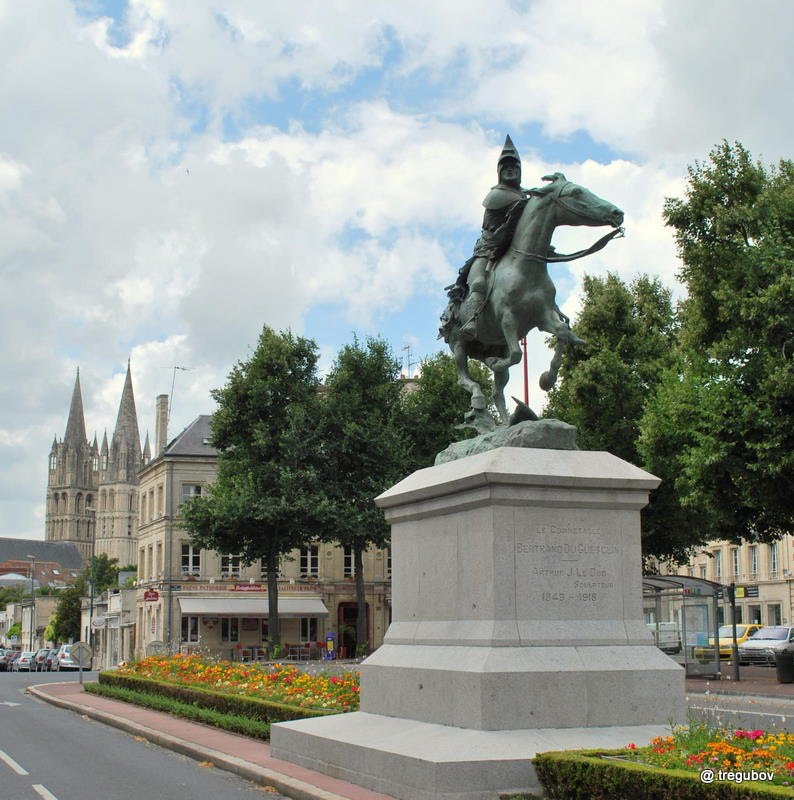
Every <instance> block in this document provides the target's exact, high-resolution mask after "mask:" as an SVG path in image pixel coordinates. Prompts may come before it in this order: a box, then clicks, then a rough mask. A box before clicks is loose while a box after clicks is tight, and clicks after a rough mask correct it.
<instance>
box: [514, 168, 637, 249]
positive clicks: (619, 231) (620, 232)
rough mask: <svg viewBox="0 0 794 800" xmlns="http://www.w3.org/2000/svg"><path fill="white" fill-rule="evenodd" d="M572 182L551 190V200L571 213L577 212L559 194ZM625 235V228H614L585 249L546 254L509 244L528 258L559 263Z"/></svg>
mask: <svg viewBox="0 0 794 800" xmlns="http://www.w3.org/2000/svg"><path fill="white" fill-rule="evenodd" d="M571 183H573V181H565V183H563V184H562V185H561V186H560V187H559V189H557V188H556V187H555V189H554V190H552V192H551V200H552V202H554V203H556V204H557V205H558V206H560V207H561V208H564V209H565V210H566V211H570V212H571V213H572V214H576V213H578V212H577V211H576V209H574V208H571V206H570V205H568V204H567V203H566V202H565V200H564V199H563V198H562V197H561V196H560V195H561V194H562V190H563V189H564V188H565V187H566V186H568V185H569V184H571ZM625 235H626V229H625V228H622V227H620V228H615V230H613V231H610V232H609V233H608V234H606V236H602V237H601V238H600V239H599V240H598V241H597V242H594V243H593V244H591V245H590V247H588V248H587V249H585V250H577V251H576V252H575V253H547V254H546V255H540V254H539V253H528V252H526V251H525V250H519V249H518V248H517V247H514V246H512V245H511V247H510V249H511V250H513V251H515V252H516V253H519V254H520V255H522V256H527V257H528V258H534V259H537V260H538V261H546V262H549V261H550V262H552V263H559V262H564V261H576V259H577V258H584V257H585V256H589V255H591V254H592V253H597V252H598V251H599V250H603V249H604V248H605V247H606V246H607V245H608V244H609V243H610V242H611V241H612V240H613V239H620V238H622V237H623V236H625Z"/></svg>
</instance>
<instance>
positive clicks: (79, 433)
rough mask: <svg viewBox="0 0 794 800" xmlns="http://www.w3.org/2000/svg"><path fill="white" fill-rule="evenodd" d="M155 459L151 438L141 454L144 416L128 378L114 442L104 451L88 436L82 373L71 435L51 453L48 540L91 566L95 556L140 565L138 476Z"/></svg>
mask: <svg viewBox="0 0 794 800" xmlns="http://www.w3.org/2000/svg"><path fill="white" fill-rule="evenodd" d="M150 458H151V452H150V447H149V437H148V434H147V437H146V443H145V444H144V447H143V450H141V439H140V434H139V432H138V415H137V412H136V410H135V395H134V394H133V391H132V375H131V372H130V366H129V364H127V375H126V378H125V380H124V389H123V391H122V393H121V402H120V404H119V412H118V416H117V418H116V427H115V430H114V431H113V437H112V439H111V441H110V444H108V438H107V432H105V434H104V436H103V438H102V445H101V447H100V446H99V445H98V444H97V439H96V435H94V440H93V442H89V441H88V437H87V436H86V427H85V417H84V415H83V397H82V392H81V389H80V371H79V370H78V372H77V378H76V380H75V384H74V391H73V392H72V402H71V405H70V407H69V418H68V420H67V423H66V433H65V434H64V437H63V439H62V440H61V441H58V437H57V436H56V437H55V439H54V441H53V443H52V449H51V450H50V459H49V472H48V479H47V504H46V507H47V512H46V521H45V539H46V541H48V542H69V543H71V544H74V545H76V546H77V548H78V550H79V551H80V554H81V555H82V557H83V560H84V561H85V562H86V563H87V562H88V560H89V558H90V557H91V555H92V554H94V555H101V554H105V555H107V556H108V558H115V559H118V566H119V567H125V566H127V565H130V564H135V563H136V562H137V540H136V534H137V528H138V472H139V470H140V469H141V467H142V466H143V465H144V464H146V463H148V461H149V460H150Z"/></svg>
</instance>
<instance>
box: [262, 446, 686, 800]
mask: <svg viewBox="0 0 794 800" xmlns="http://www.w3.org/2000/svg"><path fill="white" fill-rule="evenodd" d="M656 485H658V479H656V478H655V477H654V476H653V475H649V474H648V473H646V472H644V471H642V470H640V469H638V468H636V467H634V466H632V465H631V464H627V463H626V462H624V461H621V460H620V459H618V458H616V457H614V456H612V455H610V454H609V453H593V452H588V451H575V450H549V449H526V448H523V449H518V448H502V449H498V450H493V451H490V452H486V453H481V454H478V455H474V456H469V457H467V458H463V459H460V460H456V461H452V462H448V463H444V464H440V465H437V466H435V467H431V468H429V469H426V470H420V471H419V472H416V473H414V474H413V475H411V476H409V477H408V478H406V479H405V480H403V481H401V482H400V483H398V484H397V485H396V486H394V487H392V488H391V489H389V490H388V491H387V492H385V493H384V494H383V495H381V496H380V497H379V498H378V503H379V505H381V507H382V508H384V510H385V513H386V516H387V519H388V520H389V522H390V523H391V526H392V624H391V625H390V627H389V630H388V632H387V634H386V637H385V640H384V645H383V646H382V647H380V648H379V649H378V650H377V651H376V652H375V653H373V654H372V655H371V656H370V657H369V658H368V659H367V660H366V661H365V662H364V663H363V664H362V665H361V712H360V713H359V715H345V717H340V718H333V720H331V719H317V720H311V721H301V722H300V723H283V724H280V725H276V726H274V727H273V732H272V736H273V739H272V742H273V747H274V749H275V750H276V751H277V752H278V753H280V754H281V756H280V757H284V758H287V759H288V760H296V761H298V763H304V761H303V759H310V758H312V753H313V754H314V757H315V758H316V759H317V761H316V762H313V766H314V768H315V769H320V770H322V771H327V772H328V774H333V775H344V776H345V777H347V778H348V779H349V780H353V781H355V782H361V783H362V785H365V786H368V787H370V788H376V789H378V790H380V791H385V792H387V793H390V794H394V795H395V796H396V797H400V798H411V800H414V798H416V799H417V800H424V798H425V797H427V798H428V800H429V798H430V797H433V798H449V800H453V798H458V800H464V798H466V800H468V799H469V798H472V800H473V799H474V798H477V799H478V800H479V798H486V797H488V798H495V797H496V794H497V791H505V790H506V789H509V788H515V787H516V786H519V788H527V789H528V788H530V787H531V786H532V785H534V784H533V781H534V780H535V778H534V770H533V769H532V766H531V764H530V763H529V760H528V759H529V758H530V757H531V754H530V750H531V752H532V754H534V753H536V752H541V751H543V750H554V749H566V746H562V745H560V744H559V742H561V741H566V742H569V743H572V744H569V745H568V746H569V747H584V746H589V745H588V744H586V742H590V743H591V744H594V745H595V746H598V747H611V746H615V747H622V746H624V745H625V744H628V742H630V741H635V742H637V743H639V742H638V739H640V738H642V737H640V736H638V735H637V734H636V733H634V734H631V735H628V738H626V735H627V734H626V731H628V730H631V731H635V732H636V731H639V730H646V729H647V730H648V731H650V730H653V733H651V734H650V735H649V736H648V739H650V738H651V737H652V736H654V735H663V734H664V733H666V732H669V723H670V722H671V721H683V717H684V710H685V709H684V671H683V669H682V668H681V667H680V666H679V665H678V664H676V663H675V662H674V661H673V660H672V659H670V658H669V657H667V656H666V655H664V654H663V653H661V652H660V651H659V650H658V649H657V648H656V647H654V646H653V643H652V637H651V634H650V632H649V630H648V628H647V626H646V625H645V623H644V619H643V614H642V578H641V576H642V570H641V552H640V510H641V509H642V508H643V506H644V505H645V504H646V503H647V500H648V492H649V491H650V490H651V489H652V488H654V487H655V486H656ZM344 719H353V720H355V721H350V722H345V721H344ZM368 726H369V728H371V731H370V733H367V732H366V728H367V727H368ZM428 726H429V727H428ZM566 731H567V732H569V733H566ZM326 732H327V733H326ZM376 732H377V735H376ZM541 732H542V733H541ZM575 732H578V733H575ZM584 732H587V733H584ZM412 737H414V738H415V739H416V741H421V742H423V744H422V746H421V747H419V746H418V745H417V746H416V747H415V748H414V749H411V748H410V747H409V748H408V749H407V750H406V749H405V748H404V745H405V747H407V744H405V743H406V742H410V741H411V739H412ZM594 737H595V738H594ZM334 740H337V742H336V744H334ZM310 741H311V744H310V743H309V742H310ZM442 741H443V742H457V743H458V745H460V747H461V748H462V749H461V750H460V754H461V755H460V757H459V758H458V757H456V758H454V759H452V760H449V759H448V758H447V756H446V755H445V752H446V750H445V749H444V748H445V747H446V746H447V745H446V744H445V745H443V746H442V745H441V744H440V742H442ZM508 741H509V742H514V743H518V742H520V743H522V744H521V745H520V746H519V745H518V744H516V748H517V749H516V751H515V752H516V753H518V752H519V751H520V752H521V753H522V754H523V755H522V756H518V755H516V756H515V759H514V758H513V757H512V756H511V757H508V758H506V759H505V758H502V760H501V761H500V756H499V755H498V751H499V747H498V746H497V745H496V744H495V743H496V742H502V744H505V743H506V742H508ZM552 742H553V743H554V744H551V743H552ZM574 742H575V744H574ZM536 745H537V746H536ZM510 746H511V747H512V745H510ZM412 747H413V745H412ZM533 747H534V748H535V749H534V750H533V749H532V748H533ZM489 748H493V758H492V759H491V757H490V756H489V757H488V758H484V756H483V754H484V753H486V752H491V751H490V750H489ZM522 748H523V749H522ZM503 752H506V751H503ZM377 753H380V755H377ZM423 753H424V755H423ZM453 762H454V764H455V765H456V769H457V770H462V773H464V774H469V773H472V774H473V773H479V774H482V775H483V776H484V777H483V779H482V780H483V781H484V783H482V785H480V784H477V785H476V786H475V784H473V783H471V781H469V780H464V779H460V780H459V778H458V777H457V776H456V775H455V774H453V773H454V772H455V770H453V769H452V768H451V766H450V764H452V763H453ZM483 762H488V763H487V766H486V765H484V763H483ZM373 764H374V765H375V766H372V765H373ZM466 765H471V768H469V766H466ZM354 775H359V776H360V777H359V778H356V777H353V776H354ZM408 776H410V777H408ZM416 776H421V778H419V777H416ZM508 778H509V780H508ZM381 779H382V780H383V781H385V784H381V783H379V781H380V780H381ZM489 781H490V783H489ZM514 781H518V783H514ZM521 781H524V783H523V784H521ZM423 782H424V783H425V784H426V785H428V786H432V787H433V788H432V791H431V793H430V794H422V790H421V786H422V783H423ZM386 784H388V786H390V787H391V788H386ZM489 787H490V788H489ZM489 791H490V794H488V792H489ZM478 792H479V794H478Z"/></svg>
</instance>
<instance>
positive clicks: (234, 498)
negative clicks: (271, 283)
mask: <svg viewBox="0 0 794 800" xmlns="http://www.w3.org/2000/svg"><path fill="white" fill-rule="evenodd" d="M316 365H317V347H316V345H315V343H314V342H313V341H311V340H309V339H304V338H302V337H299V336H293V335H292V333H290V332H286V333H276V332H274V331H273V330H271V329H270V328H268V327H267V326H265V328H264V329H263V331H262V334H261V336H260V337H259V343H258V345H257V348H256V350H255V351H254V353H253V354H252V356H251V358H250V359H248V360H247V361H244V362H239V363H238V364H237V365H236V366H235V367H234V369H233V370H232V371H231V373H230V374H229V378H228V381H227V383H226V385H225V386H224V387H223V388H222V389H216V390H214V391H213V392H212V396H213V398H214V399H215V400H216V402H217V403H218V410H217V411H216V412H215V414H214V415H213V418H212V443H213V445H214V446H215V447H217V448H218V449H219V451H220V456H219V459H218V476H217V480H216V482H215V483H214V484H213V485H212V486H211V487H209V491H208V493H207V494H206V495H202V496H201V497H196V498H192V499H191V500H189V501H187V502H186V503H185V504H184V505H183V506H182V510H181V514H182V519H183V526H184V527H185V528H186V530H187V531H188V532H189V533H190V536H191V540H192V542H193V544H194V545H195V546H196V547H199V548H207V549H210V550H217V551H218V552H220V553H225V554H235V555H236V554H240V555H241V556H242V560H243V563H251V562H253V561H254V560H256V559H259V558H261V559H262V561H263V565H264V567H265V570H266V572H267V583H268V603H269V612H268V613H269V620H270V625H269V636H270V638H271V639H272V641H273V642H274V643H276V644H278V643H280V641H281V634H280V625H279V616H278V572H279V561H280V558H281V556H282V555H284V554H286V553H289V551H290V550H292V549H293V548H295V547H300V546H302V545H304V544H305V543H306V542H308V541H309V540H310V539H311V537H312V536H313V535H315V534H316V532H317V531H318V530H320V529H321V528H322V523H323V521H324V520H325V515H326V508H327V503H326V501H325V498H324V495H323V492H322V490H321V486H320V480H319V475H318V469H317V464H318V457H319V448H318V446H317V435H316V425H317V420H318V417H319V413H320V411H319V399H318V394H317V389H318V385H319V380H318V377H317V369H316Z"/></svg>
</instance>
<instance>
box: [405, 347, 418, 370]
mask: <svg viewBox="0 0 794 800" xmlns="http://www.w3.org/2000/svg"><path fill="white" fill-rule="evenodd" d="M403 353H405V355H404V356H403V370H405V377H406V378H410V377H411V367H415V366H416V365H417V364H418V363H419V362H418V361H411V345H410V344H407V345H405V347H403Z"/></svg>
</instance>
